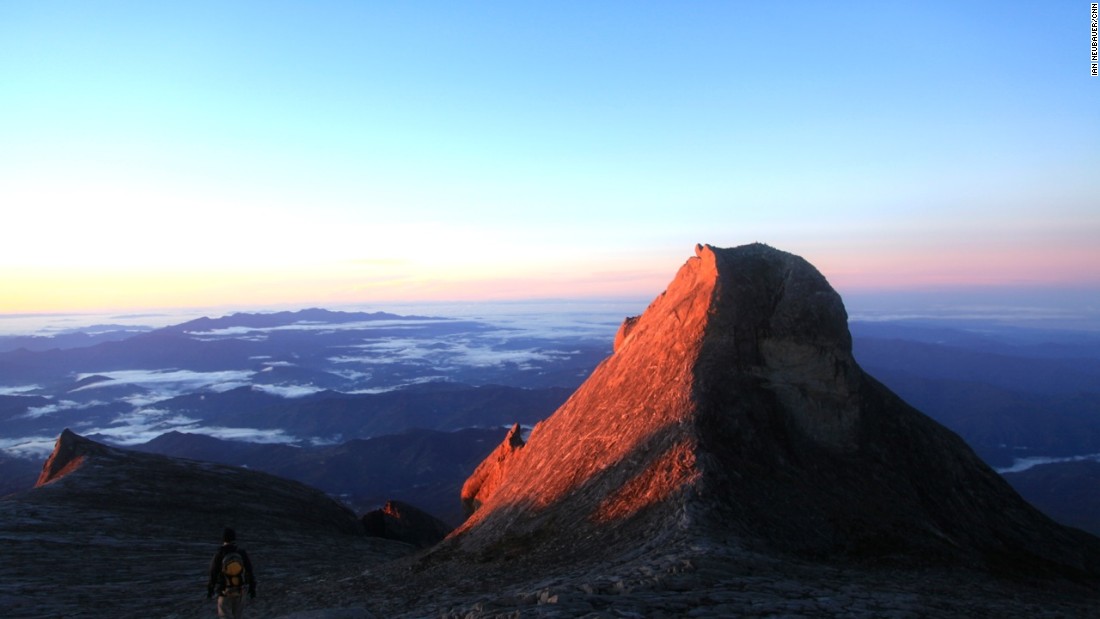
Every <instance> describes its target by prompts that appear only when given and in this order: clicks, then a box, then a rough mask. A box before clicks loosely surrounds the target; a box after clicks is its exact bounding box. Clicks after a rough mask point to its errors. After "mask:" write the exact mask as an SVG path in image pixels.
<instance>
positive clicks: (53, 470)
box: [34, 428, 110, 488]
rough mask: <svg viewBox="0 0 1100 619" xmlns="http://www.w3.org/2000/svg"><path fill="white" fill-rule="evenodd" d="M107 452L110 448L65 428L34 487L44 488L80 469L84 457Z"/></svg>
mask: <svg viewBox="0 0 1100 619" xmlns="http://www.w3.org/2000/svg"><path fill="white" fill-rule="evenodd" d="M109 450H110V448H109V447H107V446H106V445H101V444H100V443H96V442H95V441H92V440H89V439H86V438H84V437H83V436H80V435H78V434H76V433H75V432H73V431H72V430H70V429H68V428H65V430H64V431H62V432H61V434H60V435H59V436H58V437H57V441H55V442H54V447H53V452H52V453H51V454H50V457H49V458H47V459H46V462H45V464H43V465H42V473H41V474H39V476H38V481H37V482H35V484H34V487H35V488H37V487H39V486H45V485H46V484H48V483H50V482H52V481H55V480H58V479H61V478H62V477H64V476H66V475H68V474H69V473H72V472H73V471H75V470H77V469H78V468H80V467H81V465H83V464H84V459H85V457H87V456H94V455H102V454H105V453H107V452H108V451H109Z"/></svg>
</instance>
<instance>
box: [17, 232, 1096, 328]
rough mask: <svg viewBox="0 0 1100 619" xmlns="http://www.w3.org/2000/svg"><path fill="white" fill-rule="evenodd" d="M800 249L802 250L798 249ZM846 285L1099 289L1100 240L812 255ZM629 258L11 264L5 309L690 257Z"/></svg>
mask: <svg viewBox="0 0 1100 619" xmlns="http://www.w3.org/2000/svg"><path fill="white" fill-rule="evenodd" d="M795 253H798V252H797V251H795ZM801 255H803V257H805V258H806V259H807V260H809V261H810V262H811V263H813V264H815V265H816V266H817V267H818V269H819V270H820V271H821V272H822V273H823V274H824V275H825V276H826V278H827V279H828V280H829V282H830V283H831V284H832V285H833V286H834V287H836V288H838V289H843V290H858V291H864V292H874V291H882V292H891V291H907V290H908V291H920V290H928V289H937V288H953V289H957V288H965V287H1013V286H1030V287H1059V286H1061V287H1098V286H1100V248H1072V247H1069V248H1063V249H1061V250H1060V251H1057V252H1054V251H1048V252H1037V251H1022V250H1021V251H1007V250H1002V251H985V252H970V251H966V250H964V249H941V250H938V251H935V252H931V251H927V250H923V249H922V250H917V249H913V248H901V249H899V250H898V251H895V252H892V253H885V252H882V253H879V254H870V253H869V252H867V251H861V250H859V249H850V250H843V249H842V250H837V251H823V252H819V253H818V255H814V254H812V253H808V252H807V253H802V254H801ZM689 256H690V254H689V253H688V252H684V254H683V255H682V257H680V258H677V259H671V260H670V259H668V258H667V256H663V257H662V256H645V257H640V256H637V255H635V256H624V257H619V258H618V259H614V260H612V259H601V260H592V262H591V263H590V264H589V263H584V262H582V261H581V260H580V259H578V258H576V257H572V258H562V260H561V261H560V263H558V264H548V263H534V262H531V261H530V260H529V259H528V260H527V261H518V260H517V261H515V262H509V261H507V260H503V259H502V260H500V261H499V262H498V263H494V264H489V263H484V262H483V263H478V264H467V265H463V264H461V263H456V264H453V265H452V266H450V267H449V268H447V267H443V268H441V267H440V266H439V264H438V263H432V264H427V263H416V262H412V261H409V260H404V259H392V260H356V261H340V262H333V263H328V264H322V263H317V264H307V265H298V266H294V267H288V266H285V265H281V266H275V267H273V268H269V269H261V268H258V267H255V266H253V267H238V268H226V269H211V268H202V269H194V270H188V269H182V268H157V267H156V266H148V267H141V266H135V267H133V268H130V269H128V270H120V269H107V268H103V267H96V266H87V267H80V268H67V269H62V268H60V267H51V268H24V269H8V270H6V272H4V273H2V274H0V289H2V290H3V297H2V299H0V314H15V313H53V312H97V311H133V310H136V309H153V308H199V307H238V308H253V307H285V306H294V305H299V306H301V305H322V306H323V305H337V304H340V305H343V304H369V303H416V302H448V301H454V302H479V301H513V300H537V299H569V298H576V299H583V298H640V299H649V298H653V297H656V296H657V295H658V294H660V293H661V291H663V290H664V289H665V287H666V286H667V285H668V283H669V282H670V281H671V280H672V278H673V276H674V275H675V273H676V271H677V269H679V267H680V266H681V265H682V264H683V262H684V261H685V260H687V259H688V258H689Z"/></svg>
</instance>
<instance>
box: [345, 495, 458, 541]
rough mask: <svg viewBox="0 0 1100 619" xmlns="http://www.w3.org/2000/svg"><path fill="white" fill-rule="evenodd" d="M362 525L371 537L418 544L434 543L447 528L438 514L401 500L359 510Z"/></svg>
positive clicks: (448, 531)
mask: <svg viewBox="0 0 1100 619" xmlns="http://www.w3.org/2000/svg"><path fill="white" fill-rule="evenodd" d="M362 521H363V529H364V530H365V531H366V533H367V535H370V536H371V537H381V538H384V539H390V540H395V541H398V542H405V543H406V544H412V545H413V546H418V547H420V548H427V547H428V546H432V545H434V544H437V543H439V542H440V540H442V539H443V538H444V537H447V534H448V533H450V532H451V527H449V526H447V523H445V522H443V521H442V520H440V519H439V518H436V517H435V516H432V515H431V514H429V513H427V512H425V511H423V510H421V509H419V508H417V507H414V506H412V505H409V504H408V503H403V502H401V501H387V502H386V504H385V505H384V506H382V507H381V508H380V509H375V510H372V511H369V512H367V513H366V514H363V518H362Z"/></svg>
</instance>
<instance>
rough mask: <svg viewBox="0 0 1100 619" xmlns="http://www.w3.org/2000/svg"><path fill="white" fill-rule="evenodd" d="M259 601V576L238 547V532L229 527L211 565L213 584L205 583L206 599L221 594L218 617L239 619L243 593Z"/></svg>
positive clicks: (242, 604) (211, 582)
mask: <svg viewBox="0 0 1100 619" xmlns="http://www.w3.org/2000/svg"><path fill="white" fill-rule="evenodd" d="M246 586H247V587H248V597H249V598H251V599H256V575H255V574H254V573H253V572H252V561H250V560H249V559H248V553H247V552H245V550H244V549H243V548H238V547H237V532H236V531H234V530H233V529H230V528H229V527H226V528H225V530H224V531H222V546H221V548H219V549H218V552H217V553H215V554H214V560H213V561H211V562H210V580H209V581H207V583H206V598H207V599H210V598H212V597H214V593H217V594H218V616H219V617H230V618H232V619H240V617H241V613H242V612H244V593H245V587H246Z"/></svg>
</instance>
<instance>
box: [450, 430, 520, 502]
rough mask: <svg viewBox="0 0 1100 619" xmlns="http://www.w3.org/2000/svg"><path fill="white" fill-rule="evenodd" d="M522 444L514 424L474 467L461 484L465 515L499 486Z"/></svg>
mask: <svg viewBox="0 0 1100 619" xmlns="http://www.w3.org/2000/svg"><path fill="white" fill-rule="evenodd" d="M523 445H524V442H523V434H522V433H521V431H520V426H519V424H518V423H517V424H514V425H513V426H512V429H511V430H509V431H508V434H507V435H505V437H504V440H503V441H501V443H500V445H499V446H497V448H496V449H495V450H493V453H491V454H489V457H487V458H485V460H484V461H483V462H482V463H481V464H479V465H478V467H477V468H476V469H474V472H473V473H472V474H471V475H470V477H469V478H468V479H467V480H466V483H465V484H463V485H462V496H461V499H462V509H463V511H465V513H466V515H467V516H469V515H470V514H472V513H474V512H475V511H477V509H478V508H479V507H481V504H482V503H484V502H485V499H486V497H488V496H490V495H491V494H493V492H495V491H496V489H497V487H498V486H500V484H501V482H502V481H503V480H504V479H505V477H507V475H508V471H509V470H510V469H511V467H512V463H513V462H515V459H516V455H517V454H518V452H519V450H520V449H522V448H523Z"/></svg>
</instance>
